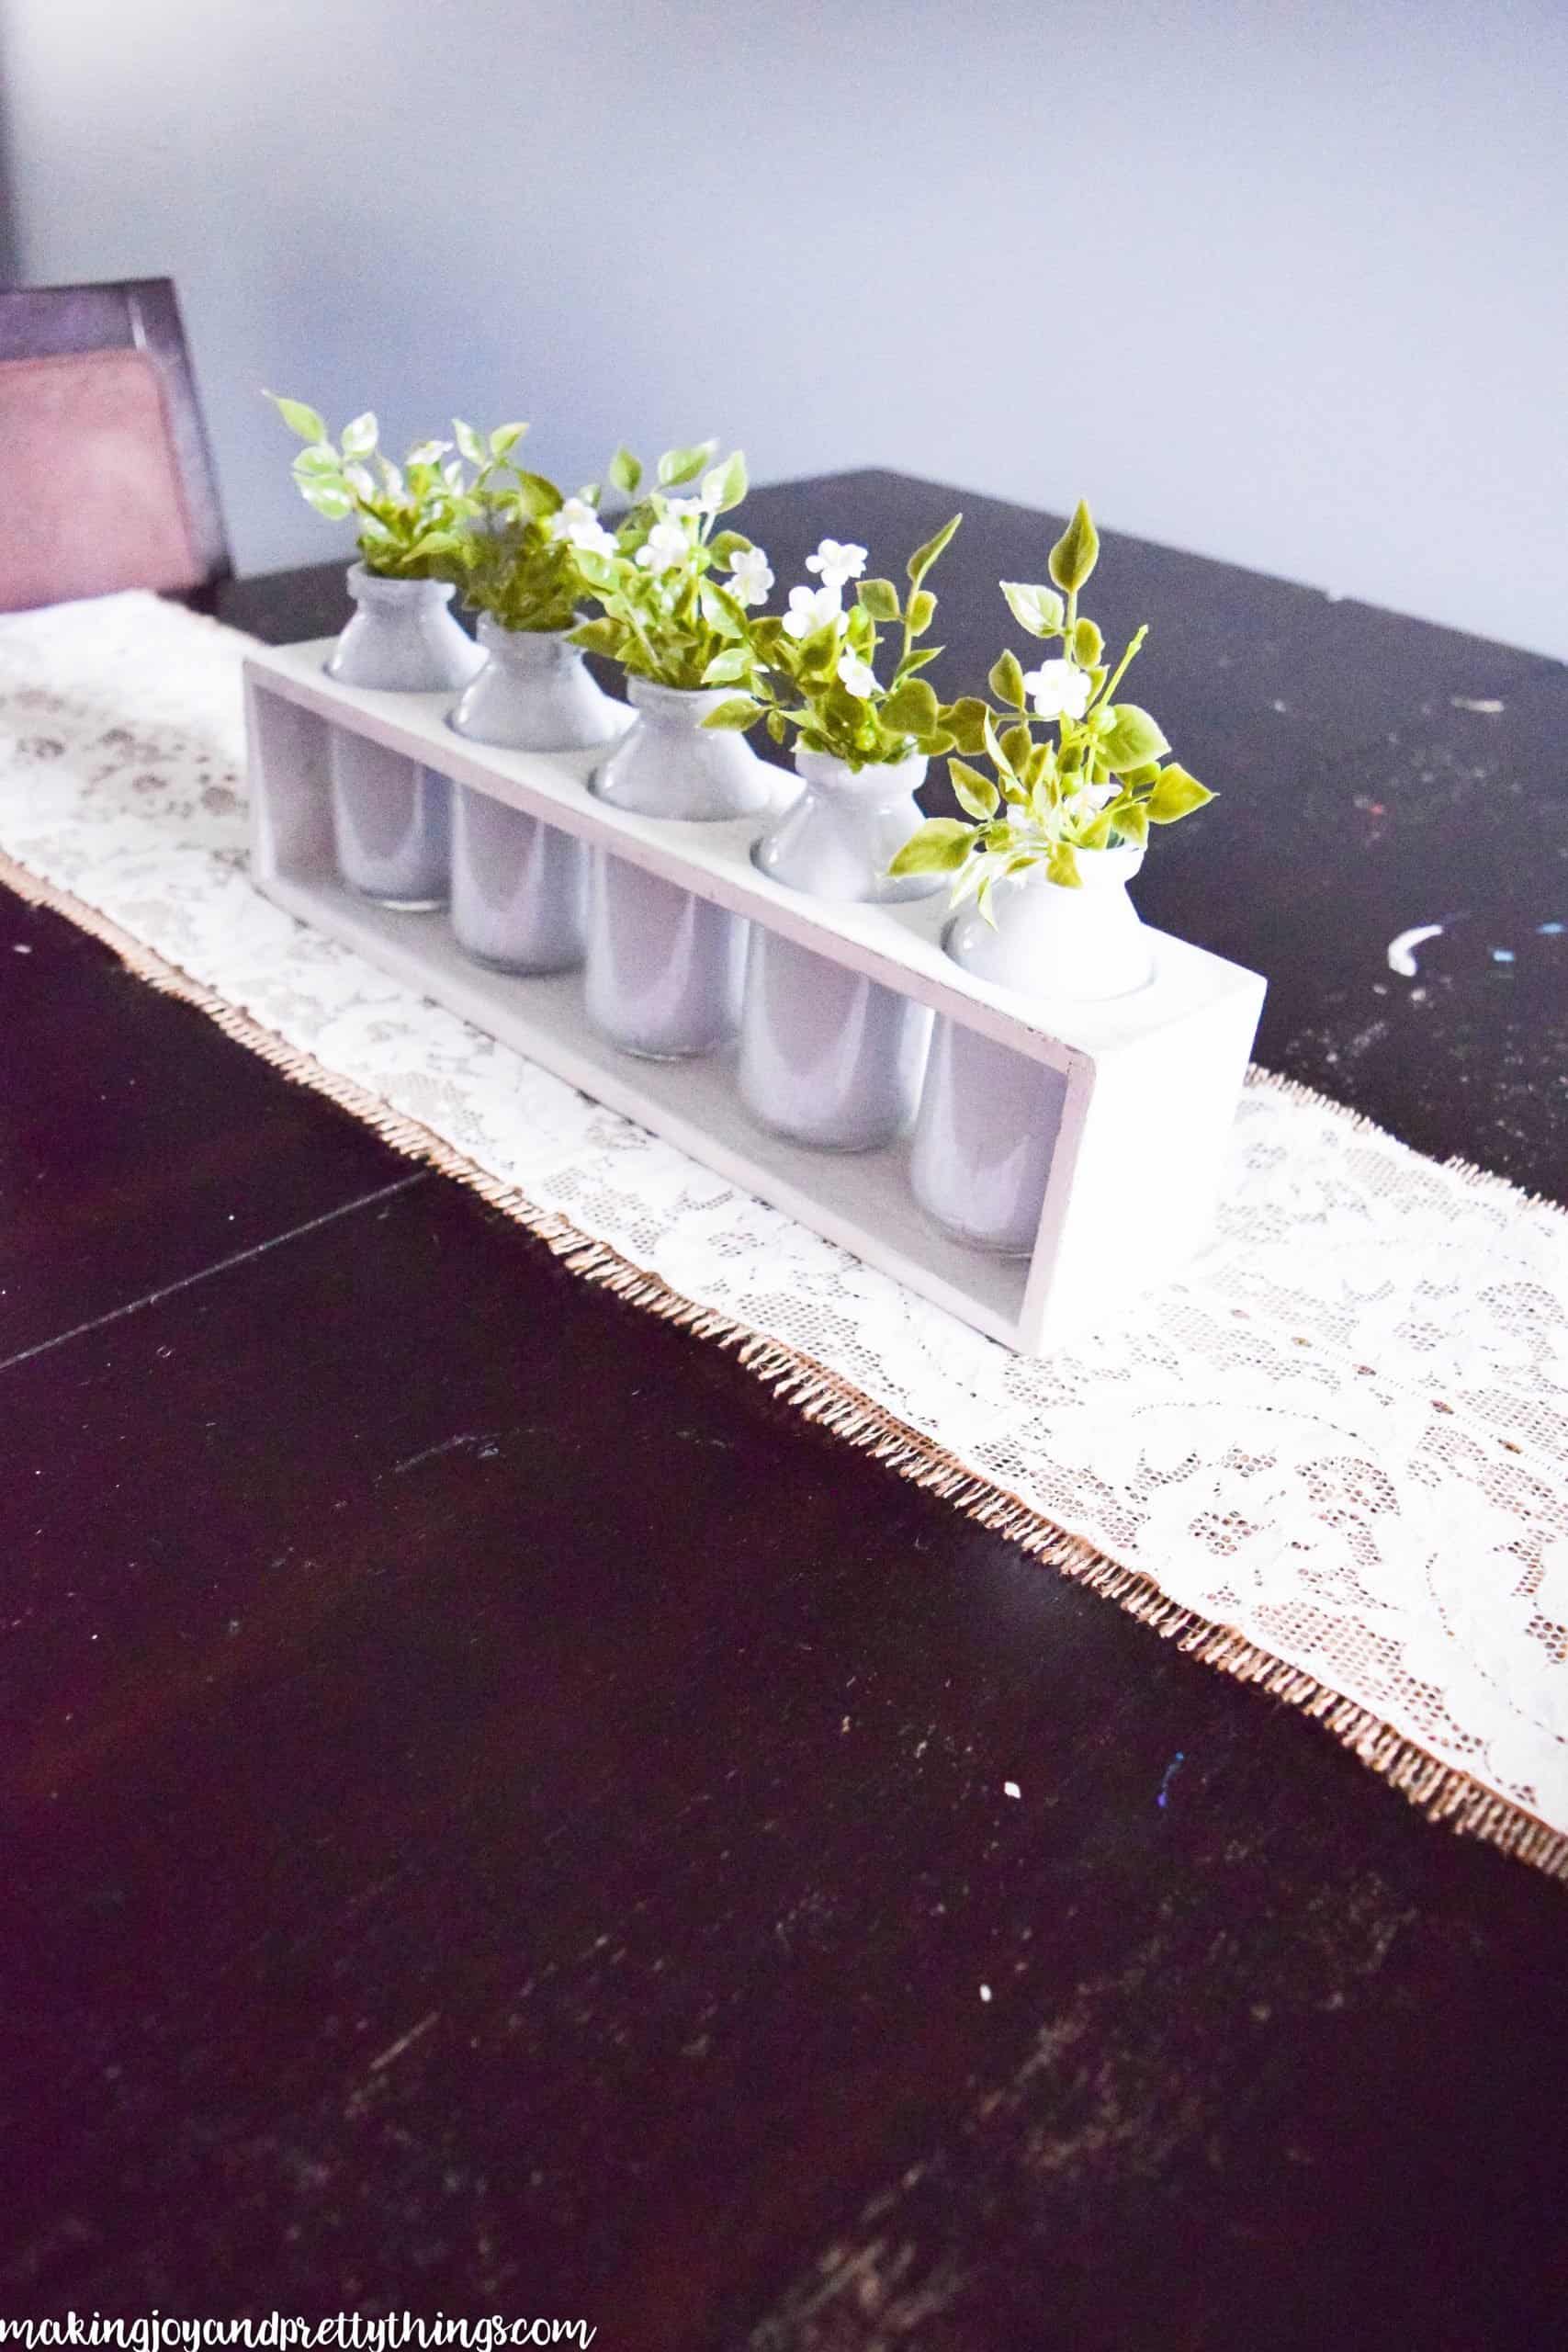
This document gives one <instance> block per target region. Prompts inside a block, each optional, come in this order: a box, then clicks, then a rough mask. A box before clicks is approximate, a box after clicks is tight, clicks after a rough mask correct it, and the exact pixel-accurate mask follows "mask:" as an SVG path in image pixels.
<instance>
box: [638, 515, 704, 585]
mask: <svg viewBox="0 0 1568 2352" xmlns="http://www.w3.org/2000/svg"><path fill="white" fill-rule="evenodd" d="M682 504H683V505H686V506H688V507H694V506H695V504H696V501H695V500H694V499H693V500H685V501H682ZM692 545H693V540H692V535H691V533H690V532H689V531H688V530H687V528H686V525H685V522H684V520H683V519H682V516H681V515H676V516H675V517H674V518H673V519H671V517H670V516H668V515H666V516H665V518H664V520H663V521H662V522H659V523H655V525H654V526H653V528H652V530H651V531H649V535H648V537H647V538H646V539H645V540H644V542H643V544H642V546H641V547H640V548H638V549H637V562H638V564H639V565H640V567H641V568H642V570H643V571H650V572H651V573H652V574H653V576H654V578H655V579H656V580H657V579H658V577H659V575H660V572H662V571H676V570H677V569H678V568H679V566H680V565H682V564H683V563H684V562H685V560H686V558H687V557H688V556H689V555H690V554H691V552H692Z"/></svg>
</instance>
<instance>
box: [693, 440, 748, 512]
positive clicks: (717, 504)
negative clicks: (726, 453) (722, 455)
mask: <svg viewBox="0 0 1568 2352" xmlns="http://www.w3.org/2000/svg"><path fill="white" fill-rule="evenodd" d="M749 489H750V481H749V480H748V479H747V473H746V459H745V456H744V454H743V453H742V451H740V450H739V449H737V450H736V451H735V453H734V455H733V456H731V457H728V458H726V459H725V461H724V463H723V464H722V465H721V466H715V467H714V469H713V470H712V472H711V473H705V475H704V476H703V500H704V503H705V504H706V505H708V506H711V507H712V509H713V511H714V512H715V514H716V515H728V513H729V510H730V508H731V507H732V506H739V503H740V502H741V500H742V499H743V498H744V497H745V495H746V492H747V491H748V490H749Z"/></svg>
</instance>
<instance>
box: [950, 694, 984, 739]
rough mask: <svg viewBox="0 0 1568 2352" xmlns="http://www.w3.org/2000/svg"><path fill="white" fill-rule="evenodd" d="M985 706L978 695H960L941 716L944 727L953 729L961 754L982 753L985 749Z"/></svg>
mask: <svg viewBox="0 0 1568 2352" xmlns="http://www.w3.org/2000/svg"><path fill="white" fill-rule="evenodd" d="M986 718H987V712H986V706H985V704H984V703H983V702H982V701H981V700H980V697H979V695H960V696H959V698H958V700H957V701H956V702H950V703H949V704H948V705H947V707H946V708H945V709H944V710H943V712H942V725H943V726H944V727H950V728H951V729H953V738H954V741H956V742H957V745H958V748H959V750H960V751H961V752H983V751H984V750H985V748H986V732H985V729H986Z"/></svg>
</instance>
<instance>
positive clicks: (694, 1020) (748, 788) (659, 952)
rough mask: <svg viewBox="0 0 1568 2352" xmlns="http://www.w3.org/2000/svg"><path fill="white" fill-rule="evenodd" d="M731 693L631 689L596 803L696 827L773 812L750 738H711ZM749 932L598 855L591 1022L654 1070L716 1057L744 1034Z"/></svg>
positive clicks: (589, 979)
mask: <svg viewBox="0 0 1568 2352" xmlns="http://www.w3.org/2000/svg"><path fill="white" fill-rule="evenodd" d="M733 691H734V690H733V688H731V687H717V688H714V687H695V688H687V687H682V686H662V685H658V684H655V683H654V682H653V680H652V679H649V678H637V677H631V678H628V679H627V682H626V692H627V694H628V695H629V696H630V698H631V701H632V704H633V707H635V709H636V711H637V721H636V724H635V725H634V726H632V727H631V728H630V729H628V730H627V732H626V734H625V735H624V736H623V737H622V738H621V741H619V743H617V744H616V746H615V750H614V751H613V752H611V754H610V756H609V758H608V759H607V760H606V761H605V763H604V766H603V767H602V768H601V769H600V770H599V773H598V775H596V776H595V777H594V779H593V786H592V789H593V791H594V793H595V794H596V795H597V796H598V797H599V798H600V799H602V800H606V801H608V802H609V803H610V804H611V806H612V807H613V808H616V809H635V810H636V811H637V813H638V814H639V815H642V816H645V817H669V818H674V819H679V820H682V822H685V823H695V824H711V823H714V822H716V821H717V820H720V819H722V818H727V817H746V816H752V815H755V814H757V813H759V812H760V811H761V810H763V809H769V808H771V807H772V805H773V795H774V791H775V788H776V786H775V779H774V776H773V772H772V771H771V770H770V769H769V768H767V767H766V766H765V765H764V764H763V763H762V762H761V760H760V759H759V758H758V757H757V754H756V753H755V752H753V751H752V749H751V746H750V743H748V742H747V741H746V739H745V737H744V736H743V735H739V734H737V733H735V732H734V731H733V730H730V729H715V730H713V731H711V732H707V731H705V730H704V728H703V724H702V722H703V720H704V718H705V717H706V716H707V714H708V712H709V711H710V710H714V709H716V708H717V707H718V705H719V704H720V703H721V702H725V701H728V700H729V699H730V697H731V695H733ZM748 928H749V926H748V925H747V923H746V921H745V919H744V917H742V916H740V915H734V914H731V913H729V912H728V910H727V909H725V908H723V907H716V906H714V905H712V904H711V903H710V902H709V901H708V900H707V899H699V898H696V897H694V895H693V893H692V892H691V891H690V890H682V888H680V887H679V886H678V885H677V884H675V883H672V882H666V881H664V880H662V879H661V878H660V876H658V875H653V874H649V873H647V872H645V871H644V869H643V868H642V867H641V866H639V865H632V864H631V863H630V862H629V860H627V859H626V858H624V857H614V856H611V855H610V854H608V853H607V852H605V851H604V850H595V852H594V853H593V862H592V881H591V884H590V889H589V913H588V964H587V972H586V976H585V983H586V985H585V1001H586V1005H587V1011H588V1017H589V1019H590V1020H591V1021H592V1023H593V1026H594V1027H595V1028H596V1029H597V1030H598V1031H599V1032H600V1034H601V1035H603V1036H605V1037H608V1038H609V1039H610V1040H611V1042H612V1044H614V1045H616V1046H620V1047H621V1048H622V1049H623V1051H625V1052H626V1053H628V1054H640V1055H642V1056H644V1057H646V1058H647V1059H649V1060H651V1061H680V1060H683V1059H685V1058H687V1057H689V1056H692V1055H695V1054H708V1053H712V1052H713V1051H714V1049H715V1048H716V1046H721V1045H723V1044H725V1043H726V1042H727V1041H728V1039H729V1038H731V1037H733V1035H735V1032H736V1029H737V1028H738V1026H739V1020H740V991H741V985H742V982H743V980H744V978H745V970H746V933H747V930H748Z"/></svg>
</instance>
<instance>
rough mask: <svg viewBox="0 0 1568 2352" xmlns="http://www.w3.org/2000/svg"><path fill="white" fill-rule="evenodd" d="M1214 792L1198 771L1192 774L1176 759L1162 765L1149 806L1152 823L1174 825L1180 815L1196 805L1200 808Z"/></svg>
mask: <svg viewBox="0 0 1568 2352" xmlns="http://www.w3.org/2000/svg"><path fill="white" fill-rule="evenodd" d="M1213 797H1214V795H1213V793H1212V792H1211V791H1210V790H1209V787H1208V786H1207V785H1206V784H1200V783H1199V781H1198V779H1197V777H1196V776H1195V775H1188V773H1187V770H1186V769H1185V768H1184V767H1179V766H1178V765H1177V763H1176V762H1175V761H1174V760H1172V762H1171V763H1170V765H1169V766H1168V768H1161V770H1160V772H1159V775H1158V777H1157V778H1156V783H1155V788H1154V790H1153V792H1152V793H1150V795H1149V797H1148V800H1147V802H1146V804H1145V805H1146V807H1147V809H1148V814H1149V822H1150V823H1151V824H1152V825H1174V824H1175V823H1176V821H1177V820H1178V818H1179V817H1190V815H1191V814H1192V811H1193V809H1201V808H1202V807H1203V805H1204V803H1205V802H1206V801H1210V800H1213Z"/></svg>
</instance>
